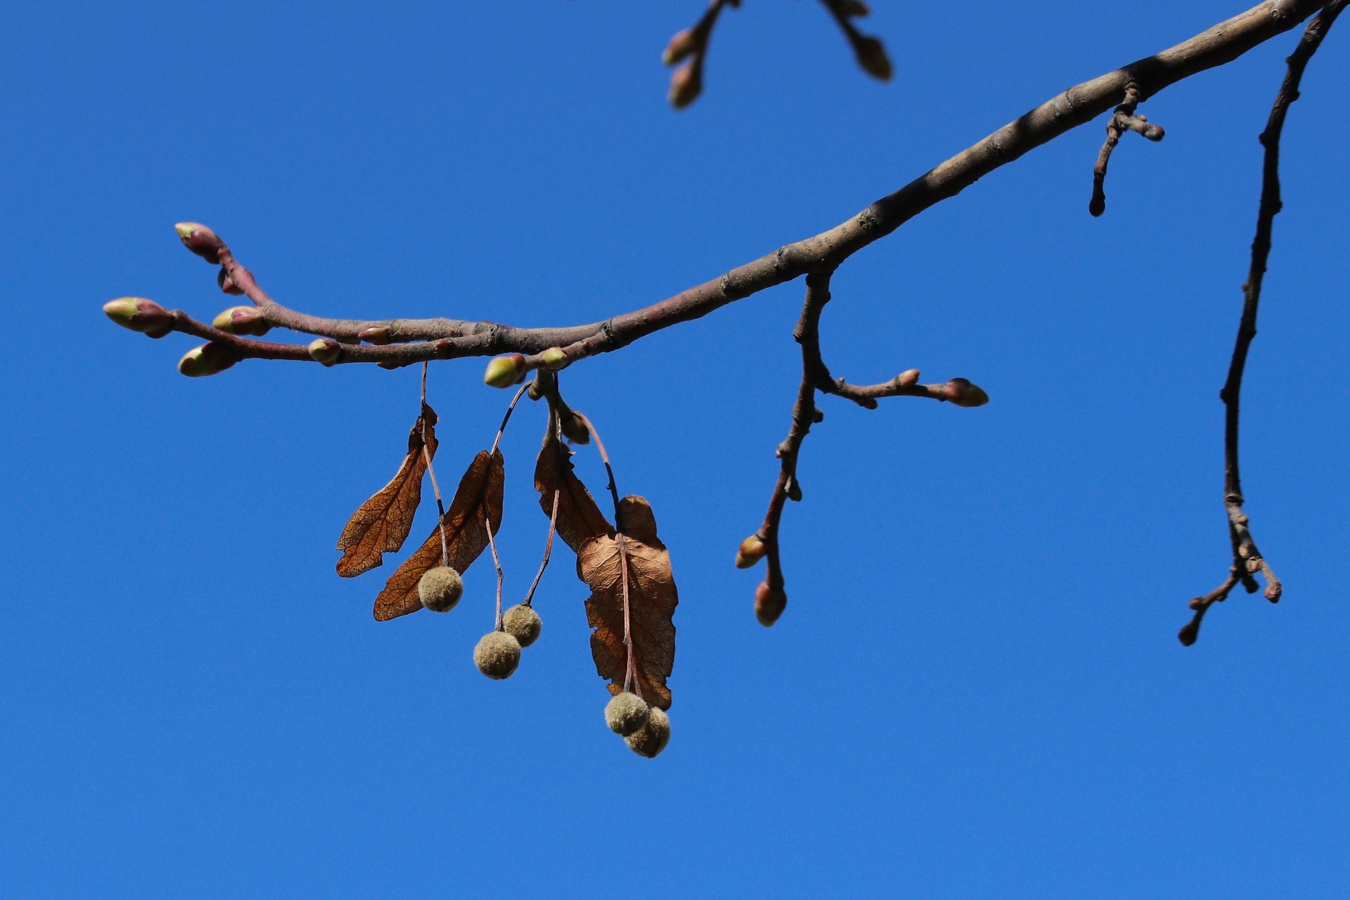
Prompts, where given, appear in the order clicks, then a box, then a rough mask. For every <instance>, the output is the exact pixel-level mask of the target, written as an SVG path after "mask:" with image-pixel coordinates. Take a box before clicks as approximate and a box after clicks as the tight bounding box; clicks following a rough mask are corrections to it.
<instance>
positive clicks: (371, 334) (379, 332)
mask: <svg viewBox="0 0 1350 900" xmlns="http://www.w3.org/2000/svg"><path fill="white" fill-rule="evenodd" d="M356 339H357V340H360V341H365V342H366V343H367V344H388V343H390V339H389V329H388V328H385V327H384V326H383V325H372V326H370V327H369V328H362V329H361V330H360V331H359V332H357V335H356Z"/></svg>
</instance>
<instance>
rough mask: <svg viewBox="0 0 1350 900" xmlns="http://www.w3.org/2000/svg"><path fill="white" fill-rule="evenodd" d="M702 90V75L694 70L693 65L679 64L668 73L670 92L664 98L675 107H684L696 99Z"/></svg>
mask: <svg viewBox="0 0 1350 900" xmlns="http://www.w3.org/2000/svg"><path fill="white" fill-rule="evenodd" d="M702 91H703V76H701V75H700V74H699V73H698V72H696V71H695V70H694V67H693V65H690V64H686V65H683V66H680V67H679V68H678V69H676V70H675V71H674V72H672V73H671V75H670V93H669V94H667V95H666V99H667V100H669V101H670V105H671V106H673V107H675V108H676V109H684V108H685V107H686V106H688V105H689V104H691V103H693V102H694V101H695V100H697V99H698V95H699V94H700V93H702Z"/></svg>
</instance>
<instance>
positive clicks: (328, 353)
mask: <svg viewBox="0 0 1350 900" xmlns="http://www.w3.org/2000/svg"><path fill="white" fill-rule="evenodd" d="M305 349H306V350H308V351H309V358H310V359H312V360H314V361H315V362H317V363H323V364H324V365H325V366H331V365H334V364H336V363H337V361H338V357H339V356H341V355H342V346H341V345H340V344H338V342H337V341H335V340H333V339H332V338H319V339H318V340H316V341H310V342H309V346H308V347H306V348H305Z"/></svg>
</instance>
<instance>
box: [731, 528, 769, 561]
mask: <svg viewBox="0 0 1350 900" xmlns="http://www.w3.org/2000/svg"><path fill="white" fill-rule="evenodd" d="M768 552H769V545H768V544H766V543H764V542H763V541H761V540H760V539H759V535H757V534H752V535H750V536H749V537H748V538H746V539H745V540H743V541H741V546H740V548H739V549H738V550H737V551H736V568H738V569H748V568H750V567H751V566H753V565H754V564H755V563H757V562H759V561H760V560H761V559H763V558H764V554H766V553H768Z"/></svg>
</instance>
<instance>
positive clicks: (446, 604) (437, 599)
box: [417, 566, 464, 612]
mask: <svg viewBox="0 0 1350 900" xmlns="http://www.w3.org/2000/svg"><path fill="white" fill-rule="evenodd" d="M417 596H418V598H419V599H420V600H421V601H422V605H423V606H425V607H426V608H427V609H429V610H431V611H432V612H449V611H450V610H452V609H454V608H455V604H456V603H458V602H459V598H460V597H462V596H464V579H462V578H460V577H459V573H458V572H456V571H455V570H454V569H452V568H450V567H449V566H436V567H435V568H434V569H427V570H426V572H424V573H423V574H422V577H421V578H420V579H419V580H418V582H417Z"/></svg>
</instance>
